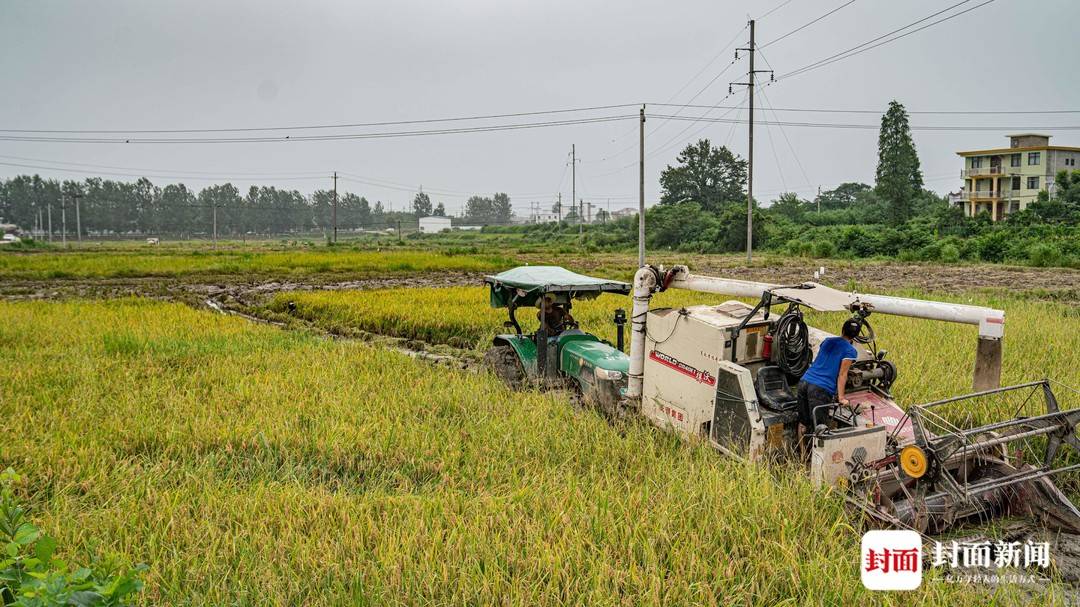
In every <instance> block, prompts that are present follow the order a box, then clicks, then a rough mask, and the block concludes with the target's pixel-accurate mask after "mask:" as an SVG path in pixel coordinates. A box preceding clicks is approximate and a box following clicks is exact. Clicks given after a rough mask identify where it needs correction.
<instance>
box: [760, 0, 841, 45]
mask: <svg viewBox="0 0 1080 607" xmlns="http://www.w3.org/2000/svg"><path fill="white" fill-rule="evenodd" d="M854 3H855V0H848V1H847V2H845V3H844V4H841V5H840V6H838V7H836V8H834V9H832V10H831V11H829V12H827V13H825V14H824V15H822V16H820V17H818V18H816V19H813V20H811V21H808V22H807V23H804V24H802V25H800V26H799V27H797V28H795V29H793V30H791V31H790V32H788V33H786V34H784V35H783V36H780V37H779V38H776V39H773V40H771V41H769V42H766V43H765V44H762V45H761V46H759V47H758V49H763V48H765V47H767V46H771V45H773V44H776V43H777V42H780V41H781V40H783V39H784V38H787V37H788V36H790V35H792V34H795V33H797V32H801V31H802V30H804V29H806V28H808V27H810V26H811V25H813V24H815V23H817V22H818V21H821V20H822V19H824V18H825V17H828V16H829V15H831V14H833V13H835V12H836V11H838V10H840V9H842V8H844V7H845V6H850V5H852V4H854Z"/></svg>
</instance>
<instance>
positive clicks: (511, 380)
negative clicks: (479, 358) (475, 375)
mask: <svg viewBox="0 0 1080 607" xmlns="http://www.w3.org/2000/svg"><path fill="white" fill-rule="evenodd" d="M484 366H486V367H487V368H489V369H491V371H492V372H493V373H495V375H496V376H497V377H498V378H499V379H501V380H502V381H503V383H505V384H506V385H507V386H508V387H509V388H510V389H511V390H520V389H522V388H523V387H525V368H524V367H522V366H521V360H520V359H519V358H518V355H517V352H514V349H513V348H511V347H510V346H506V345H502V346H492V348H491V349H490V350H488V351H487V353H486V354H484Z"/></svg>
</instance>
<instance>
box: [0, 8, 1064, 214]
mask: <svg viewBox="0 0 1080 607" xmlns="http://www.w3.org/2000/svg"><path fill="white" fill-rule="evenodd" d="M846 1H847V0H827V1H825V0H820V1H817V0H814V1H812V0H790V1H788V2H787V3H786V4H785V3H784V0H770V1H769V2H734V1H719V0H709V1H696V0H694V1H690V0H682V1H678V2H670V1H669V2H637V1H632V0H622V1H619V2H615V1H610V0H609V1H608V2H600V1H598V0H574V1H566V0H549V1H546V2H538V1H534V2H526V1H522V0H499V1H496V0H457V1H444V2H433V1H428V2H419V1H416V0H394V1H392V2H367V1H354V2H330V1H316V0H307V1H305V2H295V1H289V2H278V1H270V0H257V1H255V0H244V1H236V0H232V1H224V0H215V1H203V0H185V1H183V2H152V1H147V0H129V1H112V0H97V1H95V2H74V1H72V2H59V1H49V0H27V1H14V0H2V1H0V48H2V52H0V75H2V76H0V78H2V82H3V87H0V128H3V129H76V130H81V129H187V128H194V129H198V128H243V127H265V126H288V125H314V124H340V123H366V122H378V121H395V120H419V119H429V118H442V117H454V116H474V115H485V114H502V113H512V112H529V111H539V110H551V109H560V108H572V107H585V106H599V105H608V104H624V103H640V102H654V103H655V102H667V101H669V100H673V101H676V102H684V103H685V102H688V101H689V100H690V99H691V97H693V96H694V95H695V94H696V93H698V91H700V90H701V89H702V88H703V87H705V85H706V84H707V83H708V82H709V81H710V80H712V79H713V78H714V77H716V76H717V74H720V72H721V70H723V69H724V68H725V67H726V66H727V65H728V64H729V63H730V62H731V59H732V52H733V50H732V48H730V47H727V48H726V47H725V45H726V44H728V43H729V42H730V41H732V40H735V41H736V42H737V44H734V45H732V46H745V44H746V40H745V36H746V35H747V34H748V32H747V31H746V30H745V29H744V26H745V23H746V21H747V18H748V16H750V15H752V16H754V17H761V18H760V19H759V21H758V23H757V41H758V45H759V46H761V45H765V44H768V42H769V41H771V40H773V39H774V38H777V37H779V36H780V35H782V34H785V33H787V32H789V31H791V30H792V29H794V28H796V27H798V26H800V25H803V24H804V23H806V22H808V21H810V20H812V19H814V18H815V17H818V16H820V15H822V14H824V13H825V12H827V11H829V10H831V9H833V8H836V7H838V6H840V5H842V4H844V3H845V2H846ZM982 1H983V0H974V1H972V2H969V3H967V4H965V5H963V6H961V7H959V8H957V9H955V10H962V9H963V8H967V7H970V6H975V5H977V4H979V3H981V2H982ZM953 3H954V2H951V1H948V2H946V1H940V0H910V1H905V2H887V1H885V0H858V1H856V2H854V3H852V4H851V5H850V6H846V7H844V8H843V9H841V10H839V11H837V12H836V13H835V14H833V15H831V16H829V17H827V18H825V19H823V20H821V21H820V22H818V23H816V24H814V25H811V26H809V27H807V28H806V29H804V30H802V31H800V32H798V33H795V34H793V35H791V36H789V37H787V38H786V39H784V40H781V41H779V42H777V43H776V44H775V45H770V46H767V47H765V48H763V49H762V52H761V53H759V58H760V57H763V58H764V60H761V59H759V64H758V66H759V69H766V68H768V67H770V66H771V67H772V68H773V69H775V70H776V75H777V76H781V75H783V74H785V73H787V72H790V71H792V70H794V69H797V68H800V67H803V66H805V65H807V64H810V63H812V62H813V61H815V60H818V59H821V58H825V57H828V56H830V55H833V54H834V53H837V52H839V51H842V50H844V49H847V48H849V47H852V46H855V45H857V44H859V43H862V42H865V41H867V40H870V39H873V38H875V37H877V36H879V35H881V34H885V33H887V32H889V31H891V30H893V29H896V28H898V27H901V26H903V25H906V24H908V23H910V22H912V21H915V20H917V19H920V18H922V17H925V16H927V15H930V14H931V13H934V12H936V11H938V10H941V9H943V8H945V7H946V6H948V5H950V4H953ZM778 5H782V6H780V7H779V8H778V9H777V10H775V11H773V12H772V13H771V14H768V15H765V14H766V13H767V12H769V11H770V10H771V9H773V8H774V7H777V6H778ZM946 14H948V13H946ZM763 15H764V16H763ZM943 16H944V15H943ZM1078 18H1080V3H1076V2H1074V1H1072V0H1046V1H1040V2H1037V3H1033V2H1023V1H1021V0H997V1H995V2H992V3H990V4H988V5H987V6H984V7H981V8H978V9H976V10H974V11H972V12H970V13H967V14H964V15H961V16H959V17H957V18H955V19H952V20H950V21H946V22H944V23H941V24H939V25H935V26H933V27H930V28H928V29H926V30H925V31H921V32H918V33H915V34H912V35H910V36H908V37H906V38H903V39H901V40H898V41H896V42H893V43H890V44H886V45H884V46H882V47H880V48H875V49H872V50H869V51H867V52H864V53H862V54H860V55H857V56H855V57H853V58H851V59H847V60H843V61H839V62H837V63H834V64H831V65H828V66H825V67H822V68H820V69H817V70H814V71H810V72H807V73H805V74H801V75H798V76H792V77H790V78H789V79H780V80H779V81H778V82H776V83H775V84H773V85H771V86H769V87H767V88H766V89H764V94H763V95H759V96H758V104H757V105H758V108H759V112H758V113H757V114H756V115H757V118H758V120H766V119H773V118H775V117H776V116H779V118H780V119H781V120H786V121H792V122H818V123H822V122H832V123H843V124H869V125H877V124H878V122H879V120H880V116H879V115H878V114H822V113H804V112H777V113H776V115H774V114H773V113H772V112H769V111H768V110H765V111H760V108H762V107H766V108H767V107H775V108H801V109H806V108H819V109H820V108H825V109H856V110H874V111H876V112H880V111H883V110H884V109H885V107H886V105H887V104H888V102H889V101H890V100H892V99H897V100H899V101H901V102H902V103H904V104H905V106H907V108H908V110H910V111H913V112H918V111H945V110H955V111H972V110H1064V109H1068V110H1073V109H1080V103H1078V100H1080V78H1077V77H1076V65H1077V60H1078V58H1080V37H1078V36H1077V35H1076V30H1075V28H1076V23H1077V22H1078V21H1080V19H1078ZM925 23H929V21H927V22H924V24H925ZM717 56H719V58H718V59H716V61H714V62H712V63H711V64H710V63H709V62H710V60H712V59H713V58H714V57H717ZM766 62H767V65H766ZM706 65H708V66H709V67H708V68H707V69H705V70H704V71H701V70H702V68H704V67H705V66H706ZM746 69H747V68H746V63H745V61H739V62H737V63H735V64H734V65H732V66H731V67H729V68H727V71H726V72H724V73H722V74H720V75H719V77H718V78H717V79H716V81H715V82H714V83H713V84H712V85H711V86H710V87H709V88H707V89H706V90H705V91H704V92H703V93H701V95H700V96H698V97H697V98H696V99H694V101H693V102H694V103H700V104H704V105H706V106H711V105H713V104H716V103H718V102H720V101H721V100H722V99H723V98H724V97H725V96H726V95H727V93H728V83H729V82H730V81H737V80H742V79H744V78H745V76H744V74H745V71H746ZM699 71H700V72H701V73H700V75H699V76H697V78H696V79H695V80H693V81H692V82H691V77H692V76H694V75H695V74H698V73H699ZM765 77H767V75H766V76H765ZM743 99H744V96H743V94H742V93H738V92H737V94H736V95H734V96H732V97H730V98H729V99H727V100H726V101H724V102H723V103H722V105H723V106H725V107H726V106H733V105H738V104H739V103H740V102H742V101H743ZM636 111H637V110H636V109H635V108H616V109H610V110H603V111H594V112H590V113H583V114H579V115H554V116H536V117H528V118H505V119H499V120H490V121H486V122H483V123H476V124H506V123H511V122H536V121H548V120H556V119H568V118H577V117H586V116H616V115H628V114H636ZM647 111H648V112H649V113H650V114H652V113H656V114H671V113H674V112H675V111H678V110H675V109H673V108H662V107H651V108H648V109H647ZM704 112H705V110H704V109H693V108H691V109H685V110H683V111H682V113H683V115H687V116H696V115H700V114H702V113H704ZM724 112H725V110H722V109H719V110H716V111H713V112H712V113H711V115H712V116H722V115H723V116H725V117H726V118H734V117H736V116H739V117H742V118H745V117H746V115H747V114H746V111H745V110H742V111H741V112H739V111H735V110H732V111H730V112H729V113H727V114H726V115H725V114H724ZM911 122H912V124H913V125H916V126H918V125H950V126H953V125H971V126H987V125H988V126H993V127H997V128H999V130H992V131H967V132H954V131H915V132H914V137H915V142H916V146H917V148H918V151H919V156H920V158H921V160H922V166H923V172H924V175H925V177H926V181H927V185H928V187H930V188H932V189H934V190H936V191H938V192H942V193H944V192H946V191H949V190H950V189H952V190H956V189H958V188H959V187H960V180H959V170H960V161H959V159H958V158H957V156H956V155H955V152H956V151H957V150H963V149H979V148H987V147H999V146H1004V145H1007V143H1008V142H1007V140H1006V139H1005V137H1004V135H1005V134H1007V133H1008V132H1012V131H1015V130H1038V131H1045V132H1047V133H1049V134H1051V135H1053V136H1054V139H1053V142H1054V143H1057V144H1061V145H1080V131H1070V130H1055V129H1054V128H1053V127H1055V126H1068V125H1076V124H1080V114H1059V115H974V116H971V115H920V114H913V115H912V119H911ZM465 124H466V125H468V124H474V123H465ZM447 126H450V127H456V126H463V124H462V123H451V124H443V125H407V126H396V127H358V128H353V129H344V130H335V131H333V132H334V133H342V132H365V133H370V132H376V131H379V130H411V129H417V128H446V127H447ZM688 126H689V127H690V128H689V129H687V127H688ZM684 129H685V132H683V131H684ZM646 132H647V142H646V153H647V155H648V160H647V162H646V164H647V167H646V168H647V171H646V187H647V200H648V202H649V204H651V203H652V202H654V201H655V200H656V198H657V196H658V193H659V185H658V177H659V172H660V170H661V169H663V168H664V166H665V165H667V164H669V163H672V162H674V158H675V155H676V154H677V152H678V150H679V149H680V148H681V147H683V145H685V143H686V142H689V141H691V140H695V139H697V138H698V137H702V136H705V137H709V138H710V139H712V140H713V142H714V143H717V144H724V143H727V144H728V145H729V147H731V148H732V150H733V151H735V152H736V153H738V154H740V155H743V156H745V155H746V152H747V141H746V139H747V132H746V127H745V126H743V125H737V126H734V127H733V126H732V125H729V124H717V123H693V124H691V123H689V122H681V121H675V120H672V121H666V122H665V121H664V120H663V119H661V118H655V117H654V118H650V119H649V121H648V124H647V131H646ZM253 134H254V135H260V134H265V133H241V135H244V136H250V135H253ZM76 136H79V137H82V136H84V135H76ZM160 136H162V137H174V136H175V135H160ZM191 136H192V137H203V136H205V135H198V134H197V135H191ZM669 141H670V142H671V143H670V144H668V147H666V148H664V147H662V144H665V143H668V142H669ZM571 144H576V146H577V153H578V156H579V158H580V159H581V163H580V164H579V165H578V171H577V192H578V196H579V198H582V197H583V198H585V199H586V200H588V201H591V202H595V203H597V204H599V205H601V206H606V205H607V204H608V200H609V198H610V205H611V207H612V209H618V208H622V207H625V206H631V205H635V204H636V200H637V183H638V182H637V180H638V174H637V166H636V164H635V161H636V158H637V148H636V144H637V124H636V119H631V120H627V121H619V122H610V123H598V124H585V125H574V126H560V127H552V128H539V129H528V130H516V131H507V132H495V133H472V134H456V135H439V136H427V137H407V138H396V139H366V140H345V141H315V142H296V141H294V142H272V143H236V144H175V143H169V144H135V143H130V144H87V143H56V142H47V143H46V142H24V141H0V155H2V156H4V157H3V158H0V162H6V163H15V164H29V165H39V166H53V167H67V168H66V169H65V168H56V169H50V170H37V169H27V168H21V167H12V166H4V165H0V175H2V176H11V175H15V174H19V173H27V172H38V173H40V174H41V175H43V176H51V177H68V178H78V179H81V178H85V177H86V176H87V175H86V174H84V173H79V172H76V171H75V170H76V169H77V170H81V171H96V170H97V168H95V167H86V166H80V163H81V164H83V165H86V164H91V165H101V166H108V167H116V168H111V169H105V168H101V169H100V171H101V173H106V172H111V173H139V174H150V175H161V176H155V177H153V178H152V180H153V181H154V182H155V183H158V184H165V183H168V182H174V181H183V182H185V183H187V184H189V185H191V186H193V187H196V188H198V187H202V186H204V185H207V184H209V183H212V182H213V181H224V180H226V179H227V178H228V177H240V178H234V179H231V181H233V183H235V184H237V185H238V186H240V187H242V188H246V187H247V185H249V184H251V183H253V182H261V183H266V184H270V183H273V184H274V185H277V186H282V187H288V188H296V189H299V190H301V191H302V192H305V193H309V192H310V191H312V190H314V189H316V188H329V187H330V180H329V174H330V172H331V171H333V170H337V171H342V172H345V173H348V174H350V175H351V176H352V179H357V178H359V179H362V180H364V181H368V182H377V183H379V184H386V185H385V186H382V185H380V186H376V185H368V184H364V183H357V182H356V181H342V182H341V183H340V184H339V187H340V189H344V190H349V191H353V192H356V193H358V194H361V195H364V196H366V197H368V198H369V199H371V200H372V201H374V200H382V201H383V202H384V204H389V203H392V204H393V205H394V207H395V208H396V209H401V208H402V207H403V205H406V204H408V202H409V201H410V200H411V198H412V193H413V192H414V191H415V190H416V189H418V188H419V187H420V186H421V185H422V186H423V187H424V189H425V191H428V192H431V193H432V198H433V199H434V200H435V201H436V202H440V201H441V202H444V203H445V204H446V207H447V209H448V210H450V211H454V212H456V211H457V210H458V209H460V207H461V205H462V204H463V203H464V199H465V197H467V195H468V194H471V193H478V194H491V193H493V192H496V191H505V192H508V193H509V194H510V195H511V197H512V199H513V202H514V205H515V207H516V209H517V212H518V213H519V214H523V213H527V212H528V209H529V203H530V202H532V201H541V202H543V203H544V205H545V206H549V205H550V204H551V202H552V201H553V200H554V198H555V196H556V193H558V192H562V194H563V198H564V201H568V200H569V199H570V194H571V179H570V171H569V167H568V160H569V152H570V146H571ZM876 152H877V131H876V130H874V129H833V128H829V129H825V128H810V127H803V126H787V127H783V128H782V129H781V128H779V127H776V126H773V127H759V128H758V129H756V145H755V161H756V162H755V187H754V189H755V194H756V195H757V197H758V198H759V200H766V201H767V200H771V199H773V198H775V197H776V195H778V194H779V193H780V192H782V191H785V190H794V191H797V192H799V193H800V194H801V195H804V196H807V197H809V196H811V195H812V194H813V193H814V192H815V191H816V190H817V187H818V186H819V185H820V186H822V187H824V188H829V187H833V186H835V185H836V184H838V183H841V182H844V181H864V182H868V183H872V182H873V175H874V167H875V163H876ZM13 157H18V158H24V159H33V160H20V159H17V158H13ZM58 163H67V164H58ZM800 163H801V166H800ZM166 172H168V173H167V174H171V175H185V176H184V177H182V178H171V179H170V178H165V177H163V175H165V174H166ZM256 173H257V174H265V175H266V177H265V178H253V177H252V176H251V175H252V174H256ZM323 175H325V176H323ZM103 176H105V177H112V178H118V179H125V178H127V177H124V176H119V175H116V176H109V175H103ZM195 176H202V177H204V178H205V179H203V180H196V179H194V178H193V177H195Z"/></svg>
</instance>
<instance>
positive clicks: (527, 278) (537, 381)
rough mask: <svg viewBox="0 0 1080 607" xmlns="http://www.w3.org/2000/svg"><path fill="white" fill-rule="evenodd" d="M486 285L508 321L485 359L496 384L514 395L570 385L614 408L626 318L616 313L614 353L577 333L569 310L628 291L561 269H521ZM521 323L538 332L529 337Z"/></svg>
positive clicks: (624, 363) (621, 381) (623, 364)
mask: <svg viewBox="0 0 1080 607" xmlns="http://www.w3.org/2000/svg"><path fill="white" fill-rule="evenodd" d="M484 282H485V283H486V284H487V285H488V286H489V288H490V302H491V306H492V307H493V308H506V310H507V316H508V320H507V321H506V322H505V323H504V327H505V328H506V329H507V331H508V332H507V333H503V334H500V335H496V336H495V339H494V340H493V343H492V347H491V349H490V350H489V351H488V352H487V354H486V355H485V357H484V358H485V362H486V363H487V364H488V366H489V367H490V368H492V370H493V371H495V373H496V375H498V376H499V378H500V379H502V380H503V381H504V382H506V383H507V384H508V385H509V386H511V387H513V388H521V387H524V386H526V385H529V384H533V385H540V386H545V387H546V386H552V387H555V386H563V385H566V384H570V385H571V386H572V387H576V388H577V389H579V390H580V391H581V392H582V393H583V394H585V395H586V396H594V397H597V398H598V399H599V400H601V402H604V403H608V404H610V405H612V406H614V404H615V402H616V401H617V400H618V399H619V398H620V396H621V394H622V392H623V391H624V390H625V387H626V373H627V370H628V367H629V358H628V357H627V356H626V354H624V353H623V351H622V350H623V329H624V326H625V324H626V313H625V311H624V310H622V309H618V310H615V313H614V317H613V322H614V323H615V327H616V336H617V337H616V344H614V345H613V344H610V343H608V342H606V341H603V340H601V339H600V338H599V337H596V336H595V335H592V334H590V333H587V332H585V331H582V330H581V327H580V325H579V323H578V321H576V320H575V319H574V317H573V314H572V310H573V304H574V302H575V301H578V300H583V299H584V300H587V299H596V298H597V297H599V296H600V295H602V294H604V293H615V294H618V295H624V296H625V295H627V294H629V293H630V290H631V286H630V284H629V283H625V282H620V281H615V280H608V279H604V278H594V277H592V276H585V275H582V274H577V273H576V272H571V271H570V270H567V269H565V268H561V267H558V266H522V267H518V268H514V269H512V270H507V271H506V272H502V273H501V274H496V275H494V276H487V277H485V278H484ZM523 309H524V310H525V311H526V312H524V314H525V316H521V314H522V313H523V312H522V310H523ZM523 323H524V324H526V325H528V326H536V330H535V331H532V332H529V333H526V332H525V330H523V329H522V324H523ZM534 323H535V324H534ZM509 331H512V332H509Z"/></svg>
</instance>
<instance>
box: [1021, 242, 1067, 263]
mask: <svg viewBox="0 0 1080 607" xmlns="http://www.w3.org/2000/svg"><path fill="white" fill-rule="evenodd" d="M1028 263H1030V264H1031V265H1033V266H1037V267H1040V268H1046V267H1050V266H1059V265H1061V264H1062V256H1061V251H1059V250H1058V248H1057V247H1055V246H1054V245H1051V244H1047V243H1039V244H1036V245H1032V247H1031V249H1030V250H1029V251H1028Z"/></svg>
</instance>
